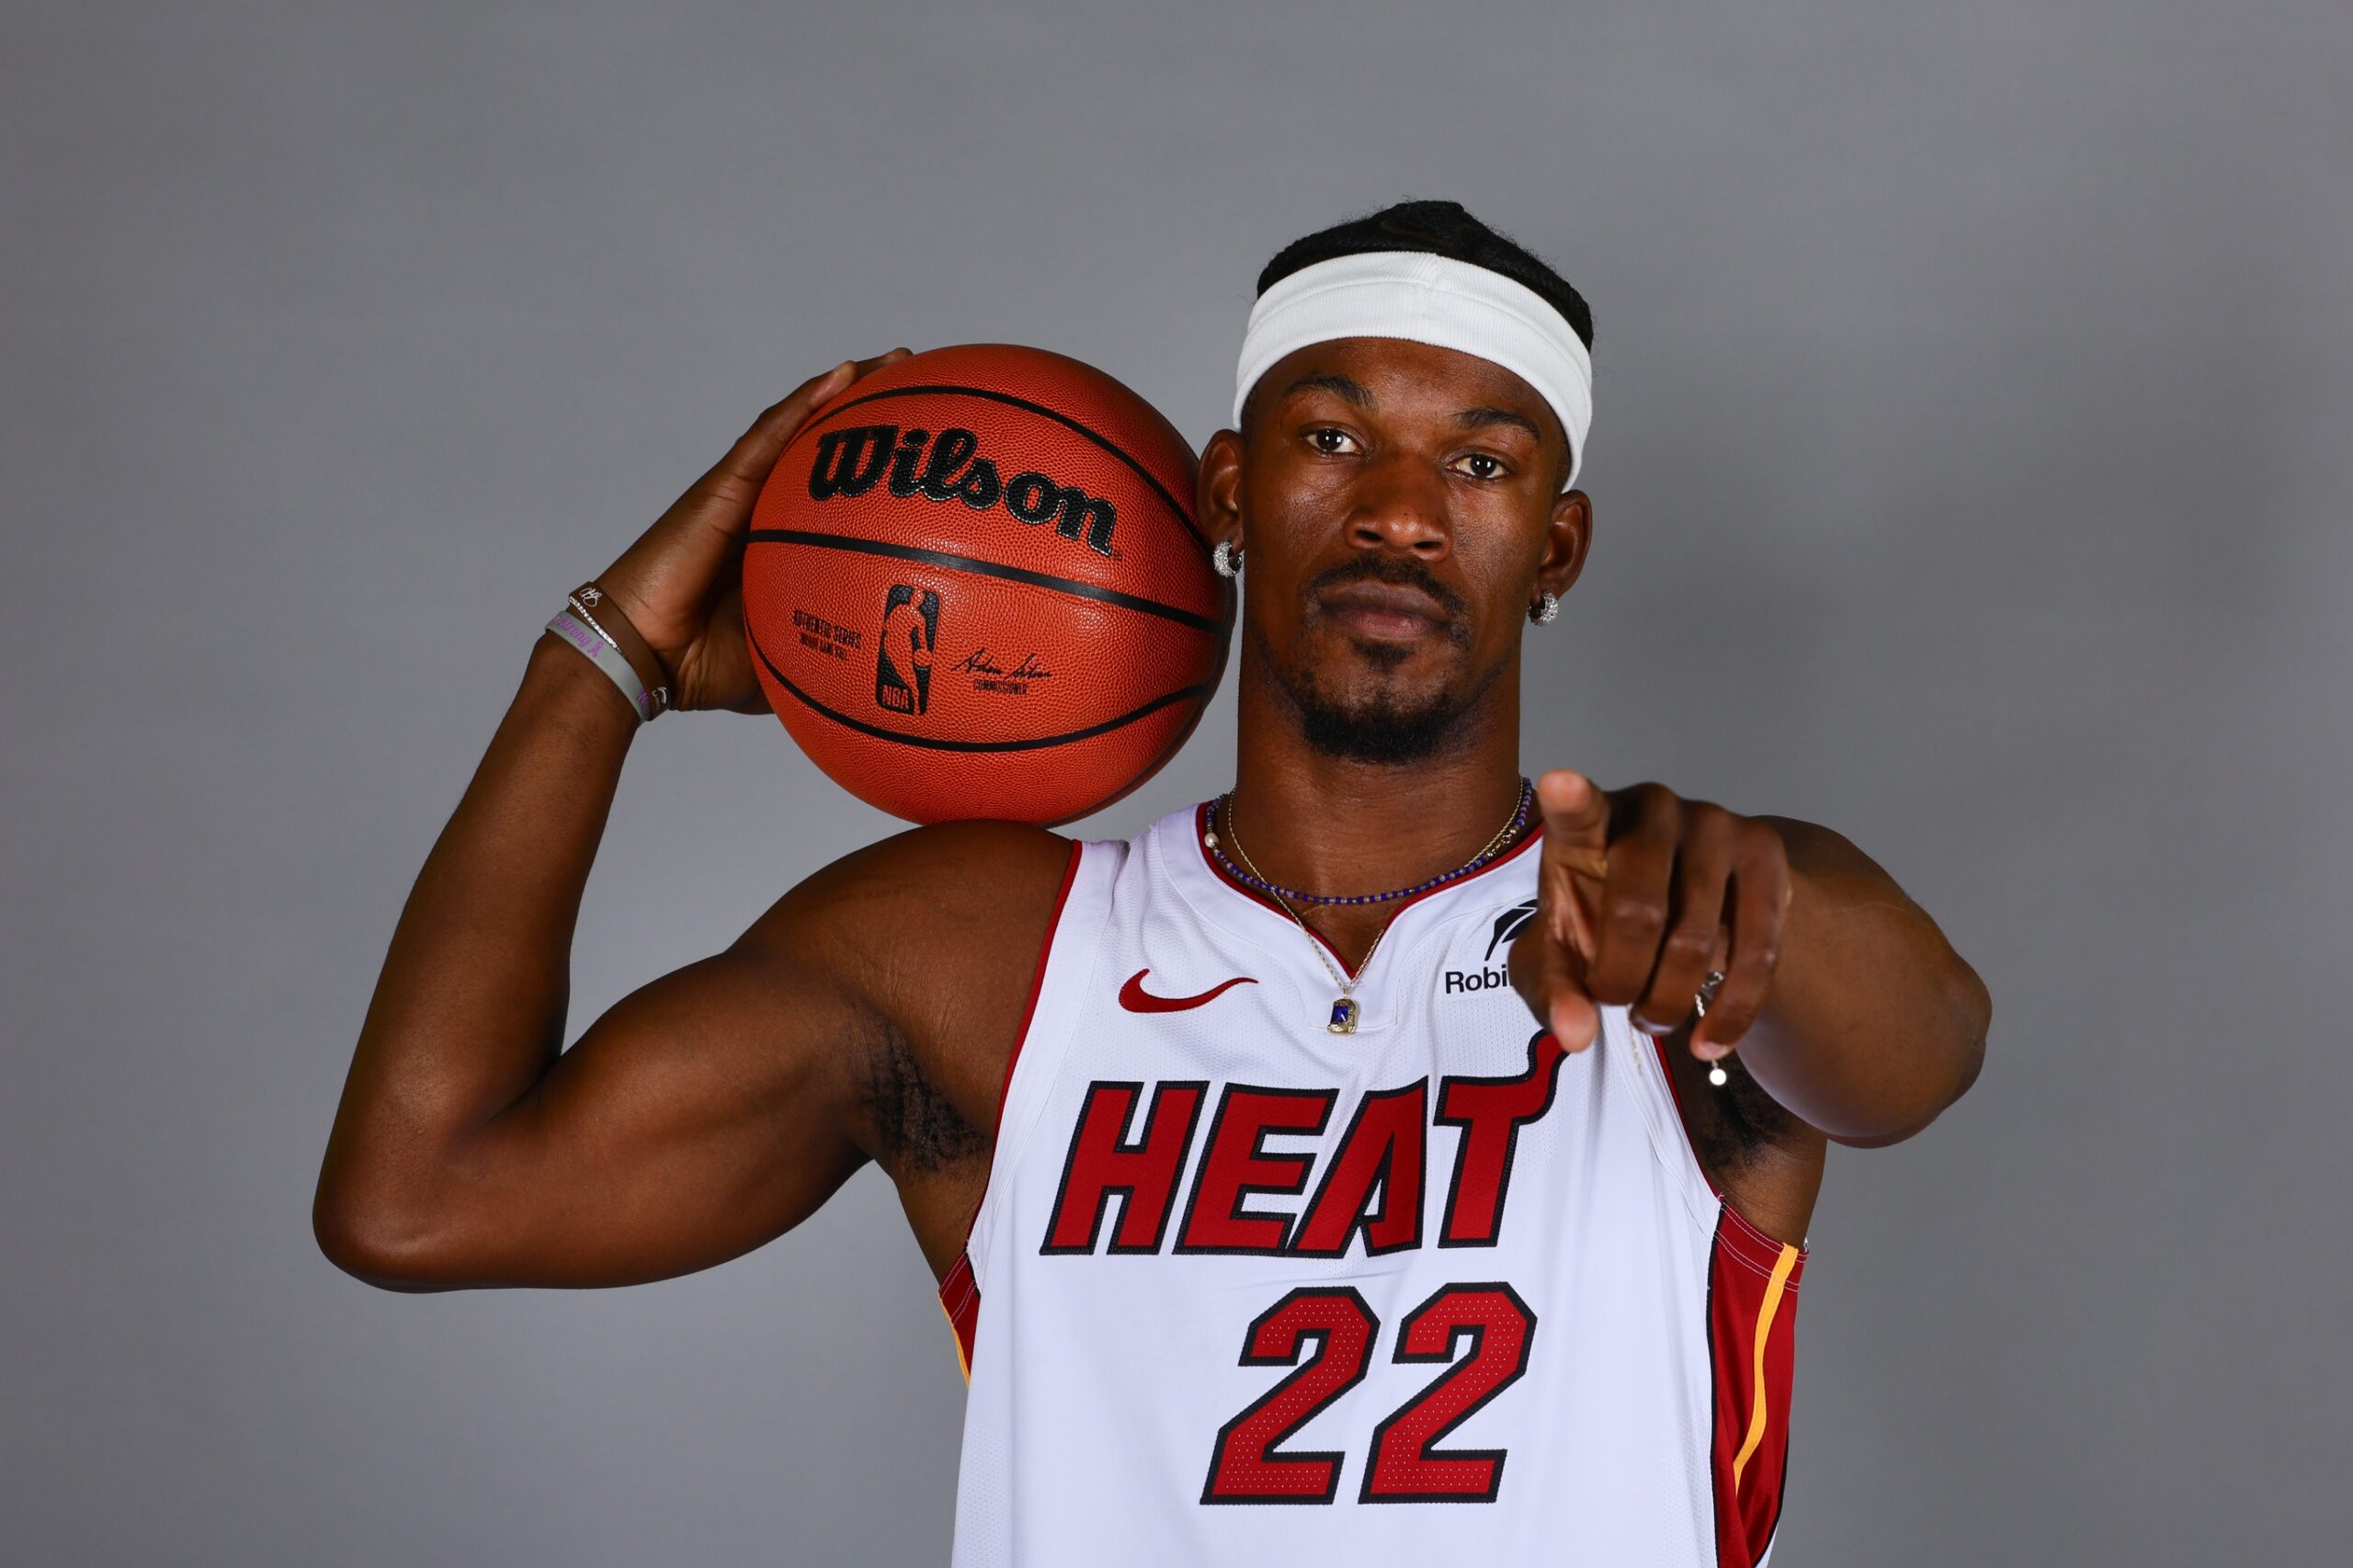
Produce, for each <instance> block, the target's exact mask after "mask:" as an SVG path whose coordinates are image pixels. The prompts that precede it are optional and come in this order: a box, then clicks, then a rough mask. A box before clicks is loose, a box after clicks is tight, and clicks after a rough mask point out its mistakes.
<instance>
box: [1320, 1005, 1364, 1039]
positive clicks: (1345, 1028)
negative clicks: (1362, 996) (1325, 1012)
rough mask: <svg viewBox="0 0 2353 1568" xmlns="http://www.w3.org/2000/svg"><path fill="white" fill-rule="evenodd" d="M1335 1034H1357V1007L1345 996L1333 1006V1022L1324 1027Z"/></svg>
mask: <svg viewBox="0 0 2353 1568" xmlns="http://www.w3.org/2000/svg"><path fill="white" fill-rule="evenodd" d="M1324 1028H1327V1029H1329V1030H1330V1031H1331V1032H1332V1033H1334V1034H1354V1033H1356V1032H1357V1005H1356V1003H1354V1002H1353V1001H1351V1000H1349V999H1348V998H1347V997H1346V996H1343V997H1341V998H1340V999H1339V1000H1337V1001H1336V1002H1334V1003H1333V1004H1332V1021H1331V1022H1330V1023H1328V1024H1325V1025H1324Z"/></svg>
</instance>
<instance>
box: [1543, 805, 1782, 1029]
mask: <svg viewBox="0 0 2353 1568" xmlns="http://www.w3.org/2000/svg"><path fill="white" fill-rule="evenodd" d="M1536 799H1537V804H1538V806H1539V807H1540V809H1541V810H1542V812H1543V813H1544V848H1543V861H1542V864H1541V866H1540V869H1539V870H1538V872H1537V889H1538V892H1537V917H1536V918H1535V919H1534V920H1531V921H1529V924H1528V926H1527V928H1526V929H1525V930H1523V931H1522V932H1521V933H1520V934H1519V937H1518V940H1516V941H1515V942H1513V944H1512V949H1511V978H1512V984H1513V986H1514V987H1515V988H1516V989H1517V990H1518V992H1519V994H1520V995H1521V996H1522V997H1523V998H1524V999H1525V1000H1526V1001H1527V1003H1528V1005H1529V1007H1530V1008H1531V1009H1533V1010H1534V1012H1535V1014H1536V1017H1537V1018H1538V1019H1539V1020H1540V1021H1541V1022H1543V1023H1544V1024H1545V1025H1546V1026H1547V1027H1548V1028H1551V1029H1552V1034H1553V1036H1554V1038H1556V1039H1557V1040H1559V1041H1560V1042H1561V1044H1562V1045H1563V1047H1565V1048H1567V1049H1568V1050H1570V1051H1582V1050H1584V1049H1585V1048H1586V1046H1588V1045H1590V1044H1592V1043H1593V1041H1594V1040H1595V1038H1596V1036H1597V1034H1598V1032H1599V1029H1600V1025H1601V1014H1600V1007H1599V1005H1601V1004H1608V1005H1610V1006H1624V1007H1631V1009H1632V1016H1633V1020H1634V1023H1635V1025H1636V1026H1637V1027H1638V1028H1643V1029H1645V1030H1647V1031H1648V1032H1650V1033H1652V1034H1654V1035H1664V1034H1666V1033H1668V1032H1669V1031H1671V1030H1673V1029H1674V1028H1677V1027H1678V1026H1679V1025H1681V1024H1682V1023H1683V1022H1684V1020H1686V1019H1687V1018H1688V1017H1691V1015H1692V1013H1693V1012H1694V1011H1695V1010H1696V1009H1697V1008H1698V1006H1699V988H1700V986H1701V984H1702V983H1703V982H1705V981H1706V980H1707V979H1708V977H1709V975H1710V974H1711V972H1712V971H1722V973H1723V976H1724V980H1723V983H1722V986H1721V988H1720V989H1718V990H1717V991H1716V993H1715V995H1714V998H1713V1000H1711V1001H1709V1002H1708V1003H1707V1005H1706V1014H1705V1017H1702V1018H1701V1019H1700V1021H1699V1025H1698V1027H1697V1028H1694V1029H1693V1031H1692V1035H1691V1052H1692V1054H1693V1055H1695V1056H1697V1057H1699V1059H1700V1060H1701V1061H1703V1062H1713V1061H1716V1060H1718V1059H1720V1058H1722V1057H1723V1056H1726V1055H1729V1054H1730V1053H1731V1051H1732V1050H1733V1047H1734V1046H1736V1045H1737V1044H1738V1043H1739V1042H1740V1038H1741V1036H1742V1035H1744V1034H1745V1033H1746V1032H1747V1031H1748V1028H1749V1026H1750V1025H1752V1024H1754V1023H1755V1022H1756V1016H1757V1014H1758V1012H1759V1011H1761V1010H1762V1009H1763V1007H1764V1006H1765V996H1766V992H1767V990H1768V987H1769V986H1770V985H1771V983H1772V979H1773V969H1774V965H1775V963H1776V962H1777V961H1778V960H1779V957H1780V943H1781V922H1782V916H1783V915H1784V914H1785V913H1786V912H1787V911H1788V909H1789V905H1790V892H1791V890H1792V885H1793V884H1792V882H1791V881H1790V858H1789V852H1788V849H1787V848H1786V847H1785V846H1784V845H1783V843H1782V841H1781V835H1779V833H1778V832H1776V831H1775V830H1774V829H1773V827H1772V826H1771V825H1770V824H1767V823H1764V822H1761V821H1758V820H1757V819H1756V818H1754V817H1744V816H1741V815H1739V814H1738V813H1736V812H1728V811H1726V810H1724V808H1723V807H1722V806H1719V805H1716V804H1715V803H1714V802H1712V801H1687V800H1684V799H1683V798H1682V797H1681V796H1679V795H1677V794H1676V792H1675V791H1674V790H1669V789H1668V788H1666V786H1665V785H1664V784H1635V785H1631V786H1629V787H1628V788H1626V789H1623V790H1603V789H1601V788H1600V787H1599V786H1598V785H1597V784H1595V783H1594V782H1593V781H1592V780H1591V779H1589V778H1586V777H1585V776H1584V775H1583V774H1581V773H1574V772H1571V771H1570V770H1568V769H1567V768H1555V769H1553V770H1552V772H1549V773H1547V774H1545V775H1544V776H1543V777H1542V778H1539V779H1538V780H1537V781H1536Z"/></svg>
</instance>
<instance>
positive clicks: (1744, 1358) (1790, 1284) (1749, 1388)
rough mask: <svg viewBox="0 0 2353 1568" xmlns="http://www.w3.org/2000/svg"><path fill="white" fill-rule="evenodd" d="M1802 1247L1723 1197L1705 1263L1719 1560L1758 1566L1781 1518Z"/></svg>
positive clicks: (1729, 1565) (1729, 1566) (1733, 1567)
mask: <svg viewBox="0 0 2353 1568" xmlns="http://www.w3.org/2000/svg"><path fill="white" fill-rule="evenodd" d="M1804 1272H1805V1253H1804V1251H1803V1250H1802V1249H1801V1248H1798V1247H1794V1246H1790V1245H1789V1244H1787V1243H1784V1242H1779V1241H1776V1240H1774V1239H1773V1238H1772V1237H1770V1236H1768V1235H1767V1234H1766V1233H1764V1232H1762V1231H1760V1230H1758V1229H1757V1228H1756V1226H1754V1225H1752V1224H1750V1223H1749V1222H1748V1221H1745V1220H1744V1219H1742V1218H1741V1217H1740V1216H1739V1215H1738V1214H1736V1213H1734V1212H1733V1209H1732V1207H1731V1205H1729V1204H1727V1205H1725V1206H1724V1207H1723V1208H1722V1210H1720V1211H1719V1214H1718V1218H1717V1221H1716V1240H1715V1247H1714V1250H1713V1253H1712V1255H1711V1257H1710V1260H1709V1265H1708V1357H1709V1361H1710V1364H1711V1367H1712V1369H1713V1371H1714V1386H1715V1431H1714V1438H1713V1447H1712V1450H1711V1452H1712V1466H1711V1468H1712V1470H1713V1480H1714V1491H1715V1500H1716V1562H1717V1564H1718V1568H1756V1562H1757V1560H1758V1559H1759V1558H1761V1557H1763V1556H1764V1555H1765V1549H1766V1548H1767V1547H1768V1546H1769V1545H1771V1544H1772V1540H1773V1530H1774V1528H1775V1527H1776V1526H1777V1525H1778V1524H1779V1522H1780V1514H1781V1483H1782V1480H1783V1477H1784V1475H1785V1474H1786V1473H1787V1468H1788V1460H1789V1442H1790V1426H1789V1422H1790V1379H1791V1374H1792V1372H1793V1371H1794V1369H1795V1367H1796V1343H1795V1333H1796V1324H1797V1290H1798V1277H1799V1276H1800V1275H1802V1273H1804Z"/></svg>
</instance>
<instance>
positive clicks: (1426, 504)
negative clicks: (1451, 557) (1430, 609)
mask: <svg viewBox="0 0 2353 1568" xmlns="http://www.w3.org/2000/svg"><path fill="white" fill-rule="evenodd" d="M1348 542H1349V543H1350V544H1353V545H1355V546H1356V547H1357V548H1358V549H1359V550H1389V551H1396V552H1397V553H1398V554H1401V555H1411V556H1413V557H1415V559H1417V560H1420V561H1423V562H1435V561H1443V560H1444V559H1446V556H1447V554H1448V552H1449V551H1451V550H1452V549H1453V548H1454V523H1453V517H1452V514H1451V512H1450V511H1449V507H1448V497H1447V494H1446V483H1445V481H1444V480H1443V479H1442V478H1440V477H1439V476H1438V475H1436V474H1433V473H1431V472H1429V469H1428V467H1427V464H1424V463H1419V462H1415V461H1414V460H1411V459H1408V458H1406V457H1405V456H1404V454H1402V453H1401V454H1399V455H1398V456H1396V457H1392V459H1391V460H1388V461H1387V462H1383V463H1381V464H1378V465H1376V466H1375V467H1374V468H1372V469H1371V470H1370V471H1369V472H1366V473H1365V475H1364V476H1363V479H1362V481H1361V483H1360V485H1359V487H1358V492H1357V505H1356V509H1355V510H1354V511H1353V512H1351V513H1350V514H1349V517H1348Z"/></svg>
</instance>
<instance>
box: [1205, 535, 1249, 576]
mask: <svg viewBox="0 0 2353 1568" xmlns="http://www.w3.org/2000/svg"><path fill="white" fill-rule="evenodd" d="M1210 568H1211V570H1212V571H1214V572H1215V573H1216V574H1218V575H1219V576H1221V577H1239V576H1241V575H1242V551H1241V550H1240V549H1239V548H1238V547H1236V546H1235V544H1234V543H1233V540H1218V541H1217V548H1216V549H1215V550H1212V551H1210Z"/></svg>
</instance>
